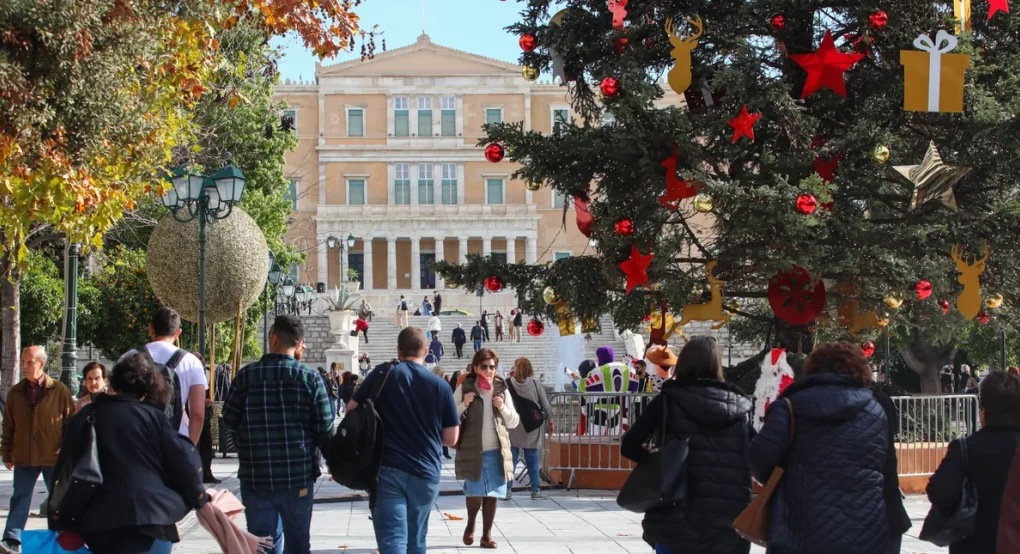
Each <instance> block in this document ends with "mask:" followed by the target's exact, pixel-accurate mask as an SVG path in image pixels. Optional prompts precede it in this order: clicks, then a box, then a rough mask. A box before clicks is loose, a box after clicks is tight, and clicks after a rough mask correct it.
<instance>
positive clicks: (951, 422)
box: [542, 392, 980, 492]
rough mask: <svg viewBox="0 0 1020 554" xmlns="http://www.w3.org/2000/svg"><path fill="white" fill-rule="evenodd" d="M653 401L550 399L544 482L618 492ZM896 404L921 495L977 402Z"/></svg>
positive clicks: (635, 396)
mask: <svg viewBox="0 0 1020 554" xmlns="http://www.w3.org/2000/svg"><path fill="white" fill-rule="evenodd" d="M654 396H655V394H654V393H601V392H599V393H578V392H562V393H552V394H550V395H549V403H550V404H551V406H552V413H551V414H549V419H550V425H549V426H548V427H547V431H546V434H545V437H544V441H543V449H542V450H543V451H542V457H543V468H544V473H545V475H543V477H546V478H548V479H550V480H551V481H552V482H554V483H558V484H561V485H563V486H565V487H567V488H596V489H618V488H620V486H622V485H623V482H624V481H626V479H627V475H629V473H630V470H631V469H632V468H633V467H634V466H633V464H632V463H631V462H630V460H627V459H626V458H624V457H622V456H621V455H620V438H621V437H622V436H623V434H624V433H625V432H626V431H627V429H628V428H629V427H630V425H631V423H632V422H633V421H636V420H637V418H638V417H639V416H640V415H641V411H642V409H643V408H644V406H647V404H648V402H650V401H651V399H652V398H653V397H654ZM893 403H894V404H895V406H896V411H897V424H898V425H897V427H898V432H897V434H896V437H895V442H896V456H897V459H898V463H899V473H900V475H901V483H906V485H905V487H906V488H905V489H904V490H907V491H908V492H919V490H918V489H920V490H921V491H923V487H924V485H925V484H926V483H927V476H929V475H931V474H932V473H934V471H935V469H937V468H938V466H939V463H941V462H942V458H943V457H944V456H945V453H946V451H947V449H948V446H949V442H950V441H952V440H954V439H957V438H960V437H963V436H966V435H968V434H970V433H973V432H974V431H976V430H977V429H978V428H979V425H980V423H979V421H978V404H977V396H974V395H954V396H906V397H894V398H893ZM904 478H906V479H904ZM909 478H920V479H914V481H910V480H909Z"/></svg>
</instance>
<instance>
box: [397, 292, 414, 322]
mask: <svg viewBox="0 0 1020 554" xmlns="http://www.w3.org/2000/svg"><path fill="white" fill-rule="evenodd" d="M410 309H411V307H410V306H408V305H407V300H405V299H404V295H403V294H401V295H400V300H397V325H399V326H400V328H401V329H403V328H404V327H407V312H408V310H410Z"/></svg>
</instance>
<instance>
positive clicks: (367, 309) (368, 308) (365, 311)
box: [358, 298, 372, 322]
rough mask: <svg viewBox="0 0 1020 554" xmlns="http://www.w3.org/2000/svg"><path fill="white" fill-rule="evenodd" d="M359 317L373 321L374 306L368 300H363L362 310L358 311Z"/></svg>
mask: <svg viewBox="0 0 1020 554" xmlns="http://www.w3.org/2000/svg"><path fill="white" fill-rule="evenodd" d="M358 315H359V316H361V319H364V320H365V321H368V322H371V321H372V305H371V304H369V303H368V300H365V299H364V298H362V299H361V309H360V310H358Z"/></svg>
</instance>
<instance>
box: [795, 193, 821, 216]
mask: <svg viewBox="0 0 1020 554" xmlns="http://www.w3.org/2000/svg"><path fill="white" fill-rule="evenodd" d="M817 209H818V199H817V198H815V195H813V194H807V193H804V194H801V195H800V196H798V197H797V211H798V212H800V213H802V214H804V215H811V214H813V213H815V210H817Z"/></svg>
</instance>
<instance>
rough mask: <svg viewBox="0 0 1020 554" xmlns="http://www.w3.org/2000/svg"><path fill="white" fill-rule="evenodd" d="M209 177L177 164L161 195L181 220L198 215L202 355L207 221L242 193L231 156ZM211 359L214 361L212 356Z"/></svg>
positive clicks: (226, 209)
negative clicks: (225, 163)
mask: <svg viewBox="0 0 1020 554" xmlns="http://www.w3.org/2000/svg"><path fill="white" fill-rule="evenodd" d="M226 157H227V165H225V166H223V167H222V168H220V170H219V171H217V172H216V173H214V174H213V175H212V177H206V176H204V175H202V174H201V173H199V172H198V171H197V170H196V169H195V168H192V167H186V166H180V167H178V168H176V169H174V170H173V172H172V173H171V174H170V175H169V176H168V179H169V181H170V182H171V183H172V184H173V188H171V189H170V190H169V191H167V193H166V194H165V195H164V196H163V205H164V206H166V207H167V209H169V210H170V214H171V215H173V218H174V219H175V220H177V221H179V222H181V223H188V222H190V221H194V220H195V219H196V218H197V219H198V329H199V331H198V351H199V352H201V353H202V354H203V355H205V333H206V324H205V243H206V230H205V227H206V225H207V224H211V223H212V222H214V221H216V220H218V219H223V218H225V217H227V216H229V215H230V212H231V211H233V208H234V205H235V204H237V203H239V202H240V201H241V195H242V194H244V183H245V178H244V174H243V173H241V170H240V169H238V168H237V166H235V165H234V163H233V162H232V161H231V160H230V154H227V156H226ZM210 363H213V364H215V360H211V361H210Z"/></svg>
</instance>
